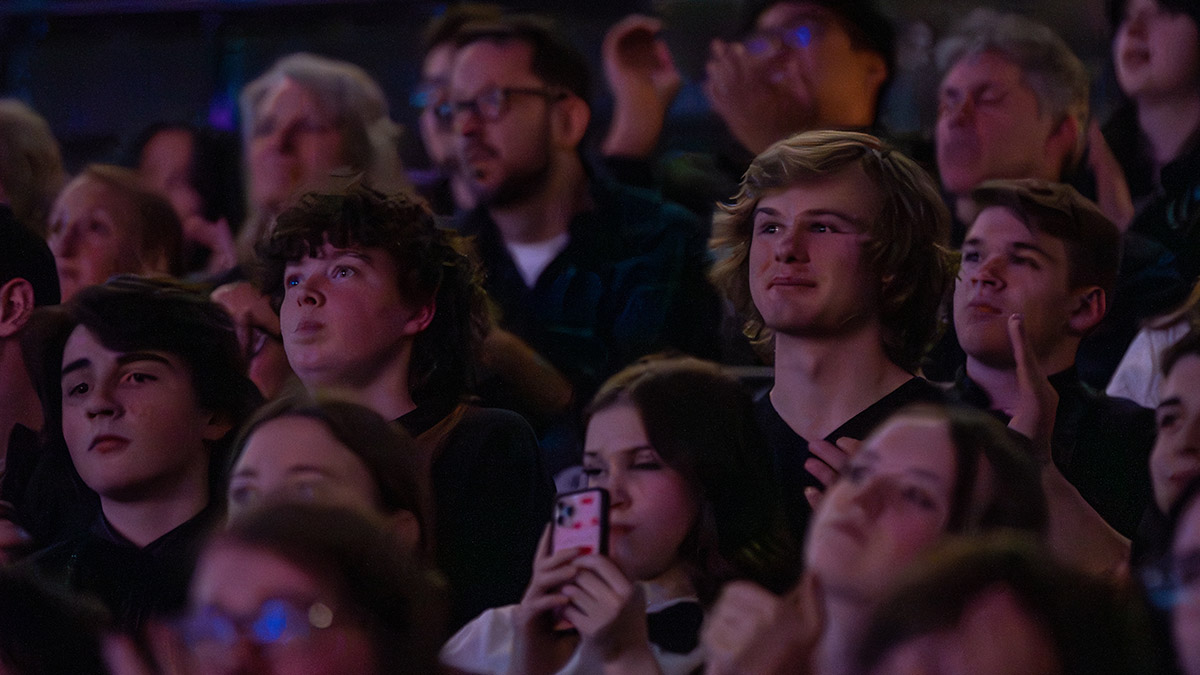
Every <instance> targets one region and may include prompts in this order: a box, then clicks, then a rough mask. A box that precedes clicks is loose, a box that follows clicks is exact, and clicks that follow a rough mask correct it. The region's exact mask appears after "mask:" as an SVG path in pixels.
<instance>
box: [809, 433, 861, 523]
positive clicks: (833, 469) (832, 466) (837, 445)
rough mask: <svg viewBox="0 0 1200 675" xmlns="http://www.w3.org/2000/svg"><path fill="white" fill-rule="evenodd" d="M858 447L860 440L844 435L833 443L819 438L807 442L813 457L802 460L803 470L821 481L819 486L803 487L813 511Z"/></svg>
mask: <svg viewBox="0 0 1200 675" xmlns="http://www.w3.org/2000/svg"><path fill="white" fill-rule="evenodd" d="M860 447H862V441H859V440H855V439H853V438H849V437H846V436H843V437H842V438H839V439H837V441H835V442H834V443H830V442H829V441H826V440H824V439H821V440H816V441H812V442H810V443H809V444H808V450H809V452H811V453H812V454H813V457H809V458H808V459H806V460H804V470H805V471H807V472H809V473H810V474H812V475H813V477H814V478H816V479H817V480H818V481H819V482H820V483H821V487H820V488H815V487H807V488H804V497H805V499H807V500H808V504H809V506H811V507H812V508H813V510H814V511H816V510H817V506H818V505H819V504H820V503H821V497H822V496H823V495H824V494H825V490H828V489H829V486H831V485H833V484H834V483H835V482H837V479H838V478H839V477H840V476H841V475H842V472H843V471H845V470H846V464H847V463H848V462H849V461H850V458H851V457H853V456H854V454H855V453H857V452H858V449H859V448H860Z"/></svg>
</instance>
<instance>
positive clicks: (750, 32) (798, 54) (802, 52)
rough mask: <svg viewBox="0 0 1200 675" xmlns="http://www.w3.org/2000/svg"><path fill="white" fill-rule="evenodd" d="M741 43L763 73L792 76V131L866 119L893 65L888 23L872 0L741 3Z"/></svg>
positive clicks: (859, 123)
mask: <svg viewBox="0 0 1200 675" xmlns="http://www.w3.org/2000/svg"><path fill="white" fill-rule="evenodd" d="M748 5H749V6H748V8H747V11H746V18H747V21H746V24H747V25H746V29H747V30H746V31H745V32H746V33H747V34H746V35H745V37H744V38H743V44H744V46H745V49H746V51H747V52H748V53H749V54H750V55H751V56H753V57H754V58H756V59H761V60H762V61H765V62H766V63H767V64H768V69H769V71H768V72H769V75H768V76H769V77H772V78H774V79H777V80H779V81H786V80H787V79H793V78H799V79H800V81H801V82H802V83H803V85H804V89H805V91H804V92H803V94H804V95H803V96H800V97H797V98H796V99H795V101H794V105H793V108H794V114H795V118H796V120H795V127H794V129H793V131H797V132H798V131H804V130H807V129H821V128H846V127H866V126H870V125H871V124H872V123H873V122H874V119H875V111H876V104H877V102H878V100H879V96H880V94H881V92H882V90H883V88H884V86H885V85H886V83H887V82H888V80H889V79H890V78H891V74H892V72H893V70H894V68H895V42H896V36H895V30H894V29H893V27H892V24H891V21H889V20H888V18H887V17H886V16H885V15H884V14H883V13H882V12H880V10H879V8H878V7H877V6H876V3H875V2H873V1H872V0H851V1H849V2H835V1H832V0H758V1H757V2H752V3H748Z"/></svg>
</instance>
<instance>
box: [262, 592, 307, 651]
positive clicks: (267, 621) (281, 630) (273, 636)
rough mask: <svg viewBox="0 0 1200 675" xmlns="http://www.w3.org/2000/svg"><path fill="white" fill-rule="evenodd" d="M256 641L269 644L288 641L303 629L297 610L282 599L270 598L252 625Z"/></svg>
mask: <svg viewBox="0 0 1200 675" xmlns="http://www.w3.org/2000/svg"><path fill="white" fill-rule="evenodd" d="M250 630H251V631H253V633H254V641H255V642H257V643H259V644H262V645H269V644H274V643H276V642H281V641H286V640H287V639H291V638H293V637H295V636H296V635H297V633H298V632H300V631H302V630H303V627H302V626H301V625H300V622H299V621H298V617H297V612H296V611H295V610H294V609H292V608H291V607H289V606H288V604H287V603H285V602H283V601H282V600H268V601H267V602H264V603H263V606H262V609H260V610H259V612H258V618H257V619H255V620H254V623H253V624H251V625H250Z"/></svg>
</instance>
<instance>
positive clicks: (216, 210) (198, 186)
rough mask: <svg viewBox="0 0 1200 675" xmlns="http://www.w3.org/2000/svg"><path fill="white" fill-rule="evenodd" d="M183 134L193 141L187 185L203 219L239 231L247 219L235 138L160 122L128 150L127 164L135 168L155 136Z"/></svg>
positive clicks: (239, 152) (238, 145)
mask: <svg viewBox="0 0 1200 675" xmlns="http://www.w3.org/2000/svg"><path fill="white" fill-rule="evenodd" d="M165 131H181V132H183V133H186V134H187V135H188V137H189V138H191V139H192V163H191V167H190V168H189V170H188V182H189V183H190V184H191V186H192V189H194V190H195V191H196V194H198V195H200V215H202V216H204V218H205V220H208V221H211V222H216V221H218V220H220V219H222V218H224V219H225V221H226V222H227V223H229V224H230V225H231V226H232V227H239V226H240V225H241V224H242V220H243V219H244V218H245V210H246V204H245V196H244V194H243V193H244V186H243V184H242V148H241V142H240V139H239V138H238V137H237V135H236V134H234V133H232V132H229V131H222V130H220V129H214V128H212V127H206V126H198V125H195V124H189V123H187V122H158V123H155V124H151V125H150V126H148V127H146V128H145V129H143V130H142V131H141V133H139V134H138V135H137V137H136V138H134V140H133V142H132V143H131V144H130V146H129V151H128V153H127V156H126V158H125V164H126V165H127V166H129V167H134V168H136V167H137V166H138V165H139V164H140V163H141V158H142V152H143V151H144V150H145V148H146V145H148V144H149V143H150V141H152V140H153V139H154V137H155V136H157V135H159V134H160V133H163V132H165Z"/></svg>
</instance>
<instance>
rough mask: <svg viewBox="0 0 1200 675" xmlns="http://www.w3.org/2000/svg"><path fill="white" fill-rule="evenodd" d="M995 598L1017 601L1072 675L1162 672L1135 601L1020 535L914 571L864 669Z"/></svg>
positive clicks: (879, 611) (884, 615) (872, 642)
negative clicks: (980, 602)
mask: <svg viewBox="0 0 1200 675" xmlns="http://www.w3.org/2000/svg"><path fill="white" fill-rule="evenodd" d="M996 591H1002V592H1007V593H1008V594H1010V595H1011V597H1012V598H1013V600H1015V601H1016V604H1017V605H1018V606H1019V608H1020V609H1021V610H1022V611H1023V612H1024V613H1025V614H1026V615H1027V616H1028V617H1029V618H1030V619H1031V620H1032V622H1033V623H1034V625H1036V626H1037V627H1038V629H1039V633H1040V634H1041V635H1044V636H1045V637H1046V639H1047V640H1048V641H1049V642H1050V643H1051V645H1052V646H1053V649H1054V656H1055V657H1056V659H1057V661H1058V663H1059V665H1060V666H1061V668H1062V670H1061V672H1062V673H1064V675H1085V674H1087V675H1092V674H1096V675H1103V674H1106V673H1112V674H1114V675H1116V674H1117V673H1139V672H1146V673H1149V672H1158V671H1155V670H1153V669H1152V667H1151V665H1150V664H1152V663H1154V662H1155V661H1156V658H1155V655H1154V652H1153V650H1152V648H1151V641H1150V639H1149V637H1148V633H1149V630H1148V624H1147V621H1148V618H1147V616H1146V614H1145V612H1144V611H1142V610H1141V609H1140V608H1139V607H1138V606H1137V604H1136V602H1135V600H1134V599H1133V597H1132V596H1131V594H1129V593H1128V592H1127V591H1126V590H1125V589H1122V588H1120V587H1118V586H1117V585H1116V584H1113V583H1111V582H1110V581H1108V580H1105V579H1100V578H1097V577H1092V576H1089V575H1087V574H1084V573H1083V572H1080V571H1078V570H1075V569H1073V568H1071V567H1069V566H1067V565H1065V564H1063V563H1061V562H1059V561H1057V560H1055V559H1054V558H1053V557H1052V556H1051V555H1050V554H1049V553H1048V552H1047V551H1046V550H1045V549H1044V548H1043V547H1041V546H1039V545H1038V543H1037V542H1035V541H1033V540H1031V539H1029V538H1028V537H1025V536H1021V535H1020V534H1019V533H1013V532H1008V533H996V534H991V535H989V536H987V537H961V538H955V539H951V540H948V541H946V542H943V543H942V544H941V545H939V546H938V547H936V548H935V549H933V550H932V551H931V552H929V553H928V554H927V555H926V556H925V557H923V558H922V559H921V561H919V562H918V563H917V564H915V565H913V566H912V567H910V568H908V569H907V570H906V571H905V573H904V574H903V576H902V578H901V580H900V581H899V582H898V583H897V584H896V585H895V586H893V588H892V591H891V592H890V593H889V594H888V596H887V597H886V598H885V599H884V600H883V601H882V602H881V603H880V604H879V605H877V606H876V607H875V609H874V610H873V611H872V612H871V615H870V618H869V619H868V620H867V625H866V628H865V630H864V632H863V637H862V640H861V642H860V643H859V646H858V649H857V653H856V655H855V656H856V661H857V663H856V666H857V668H856V669H855V672H861V673H870V672H872V671H873V670H874V669H875V668H877V667H879V666H880V665H882V664H883V663H884V661H885V660H886V659H887V657H888V655H889V654H890V653H891V652H892V651H893V650H895V649H896V648H898V647H900V646H901V645H903V644H905V643H907V642H909V641H910V640H914V639H917V638H920V637H922V636H927V635H933V634H937V633H941V632H944V631H952V630H954V629H955V627H956V626H958V625H959V624H960V622H961V621H962V620H963V618H964V615H965V614H966V613H967V611H968V609H969V608H970V607H971V605H972V603H974V602H976V601H977V600H979V599H980V598H981V597H983V596H985V595H987V594H989V593H992V592H996ZM1003 647H1007V648H1011V649H1021V648H1024V647H1025V645H1015V644H1014V645H1003Z"/></svg>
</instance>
